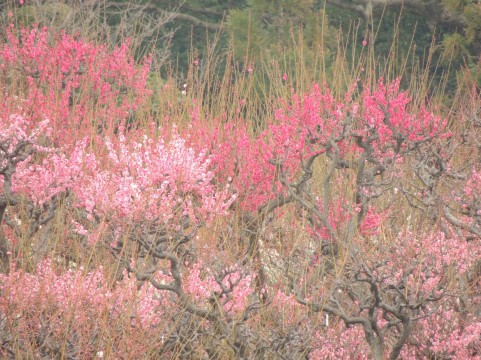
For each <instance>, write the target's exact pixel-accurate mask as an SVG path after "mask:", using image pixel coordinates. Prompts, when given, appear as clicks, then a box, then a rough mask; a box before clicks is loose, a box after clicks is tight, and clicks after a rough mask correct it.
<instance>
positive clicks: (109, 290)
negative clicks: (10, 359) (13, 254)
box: [0, 260, 166, 358]
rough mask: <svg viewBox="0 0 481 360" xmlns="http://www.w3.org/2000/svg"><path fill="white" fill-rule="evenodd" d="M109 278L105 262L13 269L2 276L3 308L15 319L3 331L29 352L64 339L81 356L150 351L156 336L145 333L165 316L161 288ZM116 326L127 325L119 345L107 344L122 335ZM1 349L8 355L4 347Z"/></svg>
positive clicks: (52, 347)
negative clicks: (64, 267)
mask: <svg viewBox="0 0 481 360" xmlns="http://www.w3.org/2000/svg"><path fill="white" fill-rule="evenodd" d="M109 283H110V281H109V280H108V279H106V277H105V272H104V270H103V269H102V268H99V269H96V270H94V271H92V272H89V273H87V272H86V271H84V270H83V269H82V268H81V269H79V270H75V271H74V270H68V271H66V272H63V271H62V270H60V271H59V270H56V269H55V266H54V265H53V264H52V263H51V261H50V260H45V261H42V262H41V263H39V264H38V266H37V269H36V271H35V272H33V273H28V272H24V271H21V270H15V269H12V271H11V273H10V275H9V276H5V275H1V279H0V291H1V292H2V297H1V298H0V312H1V313H2V316H3V317H4V318H7V319H9V320H10V319H11V320H12V322H8V325H6V326H4V328H3V329H2V332H3V334H2V336H3V337H5V336H8V335H7V334H10V336H13V337H14V339H15V342H16V343H17V346H21V347H22V348H23V350H22V351H23V353H24V354H26V353H31V354H40V353H44V354H51V355H52V356H54V354H56V353H59V352H61V351H62V350H61V348H62V347H63V346H64V344H65V343H67V344H68V345H67V346H66V349H64V350H63V351H64V354H65V355H66V356H70V357H71V356H78V357H80V358H94V357H95V356H96V354H98V353H99V352H104V353H107V352H110V356H113V357H118V356H136V355H135V354H138V353H139V351H140V352H145V351H150V350H151V346H152V338H150V337H149V338H147V339H148V341H146V340H147V339H146V340H142V337H145V336H146V335H147V334H149V333H150V332H151V331H152V329H154V328H158V327H159V325H160V324H162V321H163V318H164V317H165V316H166V315H165V312H164V311H163V310H162V302H161V301H159V299H160V298H159V294H158V293H157V291H156V290H155V289H154V288H153V287H152V286H151V285H149V284H145V285H144V286H142V287H141V288H140V289H139V288H138V286H137V284H136V281H135V280H132V279H131V278H129V277H127V276H126V277H124V279H123V280H122V281H120V282H118V283H117V284H115V285H114V286H110V285H109ZM117 328H123V329H126V330H127V331H126V332H124V333H123V335H122V339H117V341H119V342H118V344H117V348H114V349H107V348H106V347H105V346H106V343H108V341H109V340H108V339H109V337H110V336H118V334H117ZM159 340H160V339H159ZM124 343H125V344H124ZM154 343H155V342H154ZM159 344H160V341H159ZM0 353H3V355H2V356H7V353H6V352H4V350H3V349H2V351H1V352H0ZM106 355H107V354H106ZM36 356H37V355H36Z"/></svg>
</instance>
